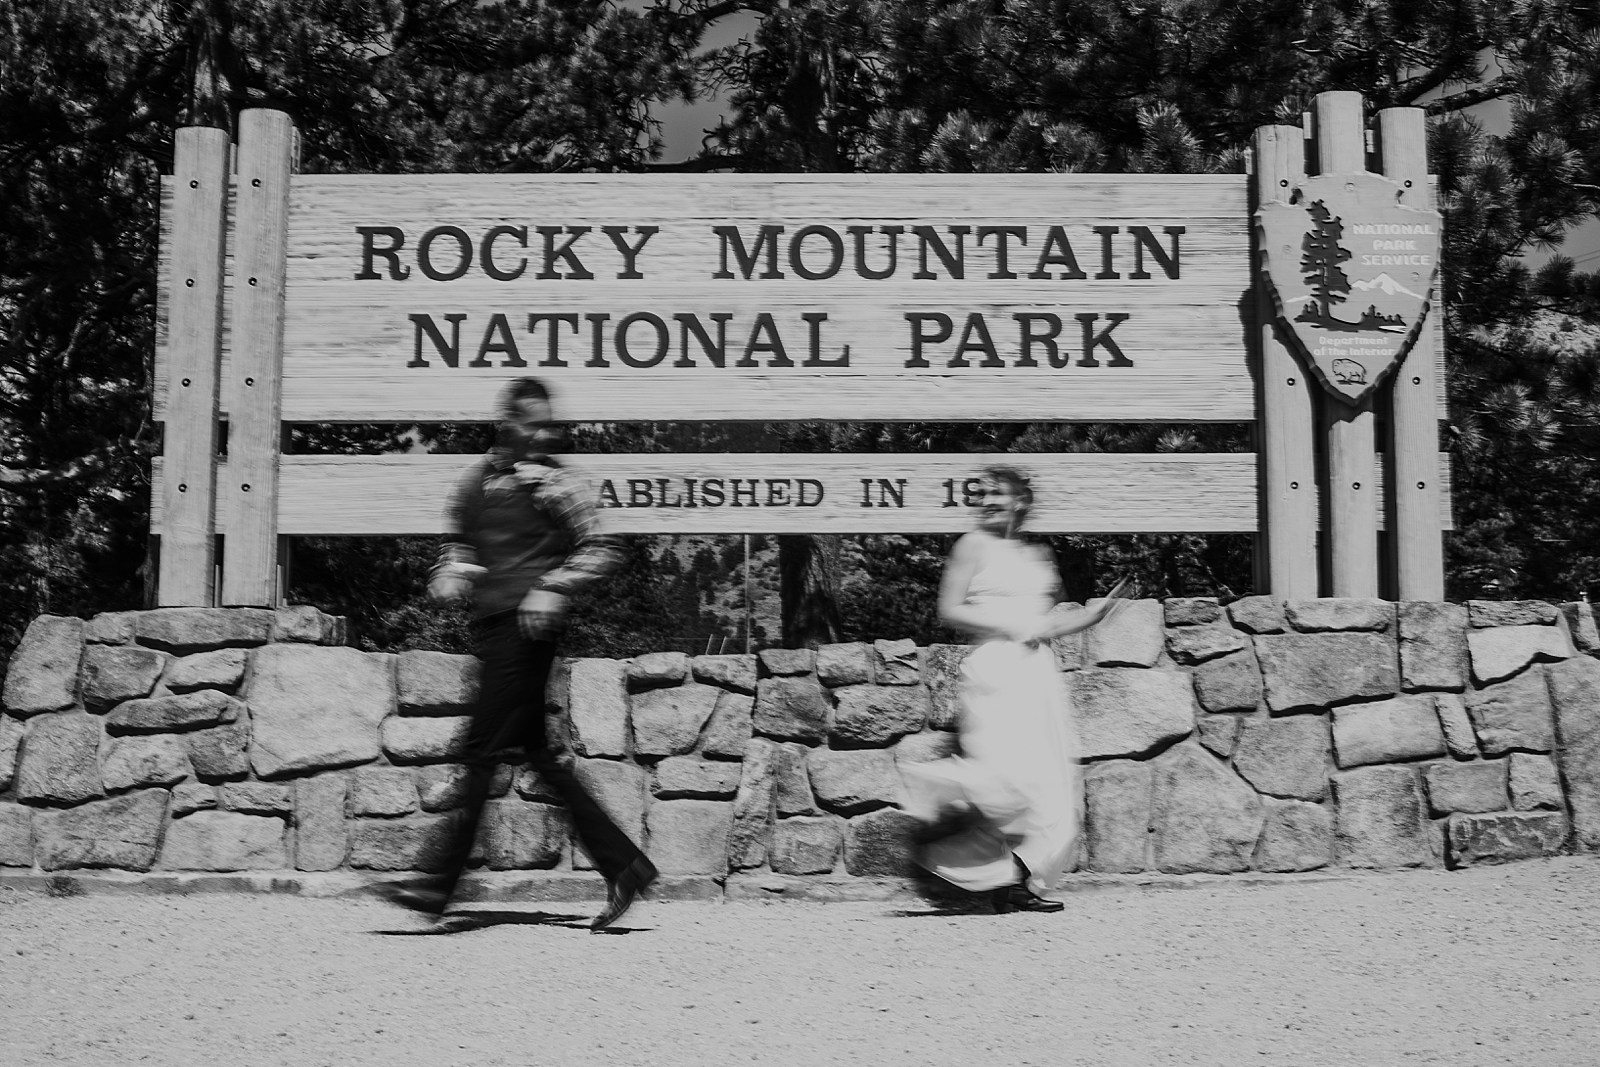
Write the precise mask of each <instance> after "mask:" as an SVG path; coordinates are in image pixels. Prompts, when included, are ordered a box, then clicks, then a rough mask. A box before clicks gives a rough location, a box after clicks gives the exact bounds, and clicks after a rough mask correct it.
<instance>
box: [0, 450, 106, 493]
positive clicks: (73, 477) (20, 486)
mask: <svg viewBox="0 0 1600 1067" xmlns="http://www.w3.org/2000/svg"><path fill="white" fill-rule="evenodd" d="M105 465H106V457H105V455H104V453H100V452H91V453H89V454H88V455H86V456H79V457H77V458H76V459H72V460H69V461H67V462H66V463H63V464H61V465H60V466H57V467H13V466H9V465H4V464H0V490H7V491H10V492H22V491H26V490H30V489H48V488H50V487H52V486H56V485H60V484H62V483H64V482H75V481H78V480H80V479H82V478H83V477H85V476H86V475H89V474H94V473H96V472H98V471H100V470H102V469H104V467H105Z"/></svg>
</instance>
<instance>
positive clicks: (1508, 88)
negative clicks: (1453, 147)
mask: <svg viewBox="0 0 1600 1067" xmlns="http://www.w3.org/2000/svg"><path fill="white" fill-rule="evenodd" d="M1521 88H1522V84H1521V80H1520V79H1517V78H1513V77H1511V76H1509V75H1507V76H1506V77H1504V78H1496V79H1495V80H1494V81H1492V82H1490V83H1489V84H1488V85H1483V86H1479V87H1478V88H1476V89H1468V90H1466V91H1465V92H1460V93H1455V94H1452V95H1450V96H1444V97H1440V98H1439V99H1438V100H1430V101H1429V102H1428V103H1427V104H1426V105H1424V107H1425V109H1426V110H1427V112H1428V114H1430V115H1447V114H1450V113H1451V112H1455V111H1461V110H1462V109H1464V108H1469V107H1471V106H1472V105H1473V104H1481V103H1483V102H1484V101H1485V100H1498V99H1500V98H1501V97H1503V96H1511V95H1513V94H1515V93H1517V92H1518V91H1520V90H1521Z"/></svg>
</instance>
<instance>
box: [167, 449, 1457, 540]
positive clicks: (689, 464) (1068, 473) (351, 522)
mask: <svg viewBox="0 0 1600 1067" xmlns="http://www.w3.org/2000/svg"><path fill="white" fill-rule="evenodd" d="M774 456H776V458H777V459H781V460H783V461H784V462H785V463H787V464H793V463H794V461H796V460H803V459H804V458H805V457H802V456H796V455H784V454H771V453H769V454H761V455H757V456H753V457H750V458H751V461H752V462H753V463H754V462H759V463H765V461H766V460H768V459H771V458H774ZM475 458H476V457H473V456H426V455H403V456H284V457H283V470H284V472H285V474H284V476H283V478H282V480H281V481H280V485H279V503H280V508H281V510H282V511H283V512H286V513H287V516H288V517H287V518H285V519H282V520H280V526H281V527H282V532H283V533H285V534H291V535H316V534H324V535H331V536H344V535H351V536H355V535H360V536H388V535H393V536H400V535H406V534H434V533H438V532H440V526H441V521H440V519H441V515H442V512H443V510H444V500H445V493H446V492H447V491H448V489H449V487H450V485H451V484H452V483H453V481H454V479H455V478H456V477H457V476H458V475H459V474H460V472H461V471H462V470H464V469H465V468H466V467H467V465H468V464H469V463H471V461H472V460H473V459H475ZM719 458H725V459H730V462H731V461H732V460H733V459H736V458H738V457H728V456H720V457H719V456H681V455H674V456H665V455H649V456H638V457H635V456H629V455H613V456H601V455H583V456H568V457H566V459H567V462H568V463H569V465H570V466H573V467H574V468H577V469H580V470H582V471H583V472H584V477H586V478H588V479H589V480H590V481H591V483H592V484H593V485H594V486H595V487H596V491H597V493H598V487H599V485H600V484H601V482H602V481H603V480H604V479H605V478H608V477H609V478H611V479H612V480H613V483H616V480H617V479H618V478H621V479H624V480H625V479H627V478H629V477H644V476H645V474H644V473H641V472H645V471H648V472H650V474H651V476H652V477H655V476H659V477H683V476H685V475H683V474H682V473H681V472H685V471H689V470H691V469H697V470H701V471H702V474H701V476H700V477H701V480H702V481H703V480H704V478H705V477H723V478H724V479H727V478H732V477H738V478H745V477H747V475H746V474H743V473H740V472H738V471H735V472H734V473H732V474H729V473H728V469H727V468H719V469H721V470H722V474H721V475H718V474H715V473H713V474H709V475H707V474H705V468H703V466H702V465H703V464H704V463H705V462H706V461H708V460H714V459H719ZM880 458H881V459H883V460H885V461H886V462H885V465H884V466H881V467H880V466H878V465H877V462H876V461H877V460H878V459H880ZM993 458H994V459H995V460H996V461H1003V459H1002V457H1000V456H995V457H993ZM1013 458H1014V459H1015V460H1016V462H1017V464H1018V465H1019V466H1022V467H1025V468H1026V469H1027V470H1029V471H1030V472H1031V477H1032V478H1033V480H1034V481H1035V483H1036V484H1038V485H1040V487H1041V490H1040V491H1041V495H1042V494H1043V493H1044V492H1045V490H1046V489H1049V488H1050V486H1051V485H1052V484H1054V485H1056V486H1057V488H1059V491H1060V492H1062V493H1063V494H1064V493H1067V492H1079V493H1085V492H1089V491H1090V490H1091V488H1092V487H1093V486H1095V485H1098V484H1100V483H1101V482H1106V481H1107V480H1109V482H1110V484H1113V485H1126V486H1128V487H1129V488H1127V489H1125V490H1120V491H1119V492H1124V493H1127V494H1133V493H1138V492H1142V491H1143V489H1144V488H1145V487H1146V486H1147V485H1149V484H1157V483H1155V482H1150V481H1149V479H1150V478H1152V477H1155V478H1157V479H1168V480H1170V479H1171V478H1172V477H1173V476H1172V473H1171V469H1170V468H1168V467H1166V466H1164V464H1166V463H1169V462H1170V463H1175V464H1178V465H1179V469H1180V470H1181V469H1182V466H1181V465H1182V463H1184V462H1209V461H1215V462H1214V463H1212V464H1211V465H1212V466H1214V467H1216V468H1217V470H1215V471H1214V472H1212V473H1211V474H1208V475H1206V476H1205V482H1206V484H1207V485H1208V486H1211V487H1212V490H1217V491H1220V492H1222V493H1224V494H1225V499H1224V498H1219V499H1216V500H1211V501H1204V502H1200V503H1197V504H1193V506H1192V507H1191V506H1187V505H1182V504H1181V503H1180V504H1179V505H1178V506H1180V507H1185V509H1186V510H1184V511H1183V512H1182V513H1181V514H1171V515H1167V516H1166V517H1165V518H1161V519H1157V520H1150V519H1149V518H1148V515H1146V516H1145V517H1144V518H1142V519H1139V520H1137V521H1134V522H1129V521H1127V520H1117V519H1116V518H1115V516H1111V517H1110V518H1107V517H1106V516H1107V515H1108V513H1109V512H1110V511H1111V510H1113V509H1112V507H1111V506H1110V505H1108V504H1106V503H1105V502H1104V499H1103V498H1096V499H1088V500H1084V499H1082V498H1080V499H1078V501H1077V502H1076V503H1075V504H1074V505H1073V506H1074V507H1081V508H1083V511H1082V512H1081V513H1080V514H1078V515H1077V516H1076V517H1075V518H1072V519H1071V520H1070V521H1071V522H1072V525H1073V529H1070V530H1068V529H1060V530H1057V531H1055V532H1058V533H1069V532H1075V533H1086V532H1092V533H1102V532H1107V531H1105V530H1102V529H1101V527H1102V526H1104V525H1106V524H1107V523H1109V522H1111V521H1118V522H1120V523H1121V524H1122V525H1124V526H1128V525H1140V524H1143V525H1148V526H1151V527H1156V526H1159V527H1161V528H1159V529H1150V530H1132V531H1125V532H1134V533H1138V532H1147V533H1182V532H1186V531H1184V530H1182V529H1180V528H1179V524H1180V523H1182V522H1187V521H1196V522H1205V523H1208V524H1210V528H1211V532H1214V533H1248V532H1251V530H1252V527H1250V526H1249V525H1248V523H1247V522H1246V515H1247V514H1249V515H1254V514H1255V510H1254V508H1255V504H1254V499H1255V498H1254V495H1253V491H1252V493H1248V494H1247V493H1246V492H1245V489H1244V488H1241V486H1242V483H1240V482H1237V479H1239V478H1242V477H1244V476H1243V475H1241V474H1240V473H1239V471H1240V469H1242V468H1244V467H1246V466H1253V465H1252V464H1251V463H1248V462H1247V461H1248V460H1251V459H1253V457H1251V456H1250V455H1249V453H1207V454H1202V455H1181V456H1167V455H1160V456H1155V457H1151V456H1149V455H1138V454H1130V455H1111V456H1105V455H1082V454H1066V455H1033V454H1029V455H1026V456H1014V457H1013ZM634 459H639V460H640V461H641V462H643V463H645V464H646V466H643V467H632V466H630V463H631V461H632V460H634ZM836 459H837V460H838V461H839V463H840V464H841V465H843V464H845V463H846V462H848V463H851V464H854V465H855V466H854V467H853V468H852V473H851V475H850V477H852V478H854V479H855V480H854V481H852V482H850V483H849V487H850V489H851V490H852V491H859V488H860V478H863V477H865V478H871V479H872V480H873V490H874V493H876V491H877V482H876V480H877V479H878V478H880V477H883V478H891V481H892V477H909V476H908V475H907V474H905V473H904V471H905V470H906V469H907V464H906V463H903V462H901V461H902V460H907V461H908V462H909V463H910V465H911V467H912V468H914V469H917V470H922V468H921V467H917V466H916V465H917V464H931V465H932V466H930V467H929V468H928V469H927V470H926V471H925V472H924V477H931V476H932V475H933V474H939V475H940V477H938V478H936V479H935V481H936V482H939V483H941V484H939V486H938V490H939V491H940V492H943V491H944V486H943V484H942V482H943V479H944V478H945V477H950V478H956V477H967V476H968V475H967V474H964V473H963V471H970V470H973V469H975V465H976V464H978V462H979V460H978V458H977V457H972V456H926V455H922V456H911V457H906V456H900V455H886V456H878V455H874V454H870V453H868V454H860V455H855V456H839V457H836ZM1146 460H1153V463H1147V462H1145V461H1146ZM1439 460H1440V471H1441V472H1442V475H1441V477H1442V481H1443V483H1444V488H1443V492H1442V494H1441V496H1442V498H1443V499H1441V501H1440V508H1439V525H1440V527H1441V528H1442V529H1446V530H1448V529H1452V524H1451V521H1450V505H1449V496H1450V470H1449V466H1448V464H1447V462H1446V461H1447V460H1448V455H1447V454H1446V453H1443V452H1441V453H1440V454H1439ZM944 463H950V464H954V467H953V468H949V469H947V468H946V467H944V466H941V465H939V464H944ZM963 464H965V465H963ZM1152 467H1154V470H1155V473H1154V474H1152V473H1151V471H1152ZM226 469H227V465H226V463H224V464H222V465H221V470H222V474H219V477H226ZM745 469H749V468H748V467H746V468H745ZM765 469H766V468H765V467H763V470H765ZM807 469H808V468H806V466H805V464H803V463H801V464H799V465H798V466H794V465H789V466H785V467H783V470H785V471H791V472H793V471H796V470H798V471H800V472H801V473H798V474H793V475H792V476H793V477H809V476H810V475H808V474H806V473H804V472H805V470H807ZM896 470H899V471H900V473H898V474H896V473H895V471H896ZM151 471H152V473H151V505H150V506H151V521H152V522H159V521H160V518H161V508H162V487H163V485H164V482H165V479H164V477H163V473H162V462H161V457H159V456H157V457H156V458H155V459H154V461H153V462H152V467H151ZM630 471H631V472H632V473H630ZM662 471H669V472H671V471H677V472H680V473H678V474H672V473H667V474H662V473H660V472H662ZM1162 472H1165V473H1162ZM686 476H688V477H695V475H693V474H688V475H686ZM774 476H776V475H774ZM891 476H892V477H891ZM1041 478H1043V479H1045V480H1044V481H1039V479H1041ZM1051 479H1065V481H1061V482H1054V483H1052V482H1051ZM1135 480H1141V481H1137V482H1136V481H1135ZM1373 480H1374V484H1375V485H1376V487H1377V492H1378V494H1379V495H1380V496H1381V495H1382V494H1383V488H1384V473H1383V466H1382V463H1381V462H1380V463H1378V464H1377V465H1375V466H1374V468H1373ZM1160 484H1162V485H1163V486H1165V485H1166V482H1161V483H1160ZM1218 487H1221V488H1220V489H1218ZM1177 488H1178V491H1180V492H1181V493H1182V494H1184V495H1183V496H1182V497H1179V498H1178V499H1179V500H1180V501H1181V500H1184V499H1187V496H1188V494H1189V492H1190V491H1189V489H1187V488H1186V487H1184V486H1182V485H1180V486H1178V487H1177ZM1212 490H1208V491H1212ZM1055 491H1056V490H1055V489H1051V492H1052V493H1053V492H1055ZM1096 492H1098V490H1096ZM619 495H620V493H619ZM597 499H598V498H597ZM874 499H875V500H876V497H874ZM857 503H858V504H859V499H858V500H857ZM942 503H943V502H942V501H941V504H942ZM1169 503H1170V502H1169ZM963 506H964V505H963ZM611 510H615V509H611ZM629 510H631V511H633V512H634V513H635V515H636V516H638V517H636V518H631V519H629V520H628V521H629V522H630V523H633V524H634V526H633V527H630V532H640V533H695V532H704V531H699V530H698V529H697V528H692V527H685V526H682V525H672V524H673V523H675V522H682V521H683V516H684V515H686V514H687V515H688V516H689V521H691V522H699V521H700V518H699V516H698V515H697V514H696V513H695V512H696V511H697V510H698V509H688V508H680V509H673V508H654V509H643V508H636V509H629ZM647 510H648V511H649V512H650V515H651V516H653V517H652V518H651V519H650V522H651V523H652V528H650V529H635V528H634V527H637V526H638V524H639V523H641V522H644V521H645V518H644V515H645V512H646V511H647ZM707 510H710V509H707ZM757 510H759V509H757ZM768 510H769V511H770V510H772V509H770V508H769V509H768ZM877 510H879V511H882V512H883V513H884V515H885V516H888V515H890V510H891V509H877ZM893 510H894V511H900V512H903V511H905V510H907V509H898V508H897V509H893ZM945 510H948V509H945ZM1057 510H1059V509H1057ZM798 511H799V509H796V512H797V513H798ZM732 514H734V511H733V509H732V508H731V507H726V508H724V510H723V515H724V516H727V515H732ZM738 514H741V515H745V516H750V515H754V514H755V510H750V509H743V510H741V511H739V512H738ZM808 514H809V512H808ZM1050 515H1051V508H1049V507H1046V505H1045V504H1044V503H1043V501H1042V500H1041V504H1040V510H1039V511H1038V512H1037V513H1036V517H1037V518H1039V519H1040V521H1042V522H1044V523H1045V525H1046V526H1064V525H1066V524H1067V522H1068V521H1069V518H1068V517H1065V516H1060V515H1057V516H1056V517H1053V518H1052V517H1050ZM657 520H659V528H657V526H656V525H654V524H656V522H657ZM858 521H859V520H858ZM896 521H898V520H896ZM228 526H229V518H228V515H227V513H225V512H224V513H219V514H218V516H217V532H218V533H226V532H227V528H228ZM1091 527H1092V529H1090V528H1091ZM961 528H963V527H961V526H959V525H957V526H955V527H952V528H951V529H961ZM1319 528H1320V524H1319ZM1037 529H1039V530H1040V531H1041V532H1048V531H1046V530H1045V527H1044V526H1040V527H1037ZM899 531H900V528H899V527H898V526H894V525H893V524H892V523H891V524H890V526H889V528H885V529H882V530H876V531H865V532H879V533H894V532H899ZM723 532H730V531H723ZM731 532H734V533H746V532H757V531H750V530H745V529H743V528H740V529H735V530H732V531H731ZM769 532H779V533H782V532H787V533H815V532H826V530H823V531H817V530H812V529H808V528H807V529H792V530H774V531H769ZM858 532H862V531H858ZM935 532H938V531H935ZM946 532H949V531H948V530H946Z"/></svg>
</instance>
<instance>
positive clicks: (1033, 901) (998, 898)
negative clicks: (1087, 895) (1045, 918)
mask: <svg viewBox="0 0 1600 1067" xmlns="http://www.w3.org/2000/svg"><path fill="white" fill-rule="evenodd" d="M989 901H990V903H991V904H993V905H994V913H995V914H996V915H1007V914H1010V913H1011V912H1013V911H1040V912H1054V911H1061V910H1063V909H1064V908H1065V907H1066V905H1065V904H1063V903H1061V901H1059V900H1046V899H1045V898H1044V897H1041V896H1036V895H1035V894H1033V893H1030V892H1029V891H1028V890H1027V889H1026V888H1025V887H1023V886H1020V885H1003V886H1001V887H1000V888H999V889H996V890H994V891H993V892H992V893H990V894H989Z"/></svg>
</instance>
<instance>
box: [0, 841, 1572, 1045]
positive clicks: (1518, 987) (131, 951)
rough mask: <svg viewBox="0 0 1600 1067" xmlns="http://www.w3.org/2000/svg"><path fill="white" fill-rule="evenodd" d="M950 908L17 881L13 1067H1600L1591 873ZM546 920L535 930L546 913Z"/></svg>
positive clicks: (1113, 894) (1433, 874) (5, 909)
mask: <svg viewBox="0 0 1600 1067" xmlns="http://www.w3.org/2000/svg"><path fill="white" fill-rule="evenodd" d="M1064 899H1066V900H1067V910H1066V911H1065V912H1064V913H1062V914H1058V915H1009V916H993V915H983V914H951V913H948V912H941V911H940V910H939V909H938V908H936V907H934V906H932V905H921V904H911V905H906V904H904V903H894V904H860V903H853V904H798V903H777V904H712V903H665V902H664V903H656V902H644V903H642V904H640V905H639V906H638V907H637V908H636V910H635V911H634V912H632V913H630V915H629V916H628V919H627V923H628V925H629V927H630V931H629V932H628V933H626V934H625V935H622V936H594V935H591V934H590V933H589V932H588V930H587V927H586V922H587V919H588V917H589V914H590V913H591V910H592V906H589V905H583V906H580V905H551V904H545V905H520V906H512V905H482V906H479V908H478V909H477V910H476V912H475V913H474V914H473V915H472V916H471V917H469V918H468V919H466V920H463V921H461V922H460V923H459V924H458V927H457V929H456V930H455V932H453V933H448V934H438V933H434V932H433V931H432V930H431V928H429V927H428V926H427V925H426V924H424V923H422V922H420V921H419V920H417V919H415V918H413V917H412V916H410V915H409V914H406V913H401V912H397V911H395V910H394V909H392V908H390V907H389V906H387V905H384V904H382V903H379V902H376V901H367V900H325V899H321V900H319V899H306V898H302V897H293V896H268V895H244V894H231V893H230V894H225V893H216V894H200V895H194V896H187V897H176V896H172V897H151V896H125V895H94V894H90V895H88V896H76V897H66V898H53V897H48V896H45V895H43V894H36V893H30V892H22V891H17V890H14V889H13V890H4V891H0V1063H4V1064H6V1065H8V1067H37V1065H46V1064H49V1065H62V1067H125V1065H130V1064H140V1063H151V1064H161V1065H163V1067H168V1065H170V1067H218V1065H237V1067H257V1065H262V1067H265V1065H280V1064H281V1065H289V1067H317V1065H329V1067H365V1065H373V1067H410V1065H418V1067H422V1065H427V1067H453V1065H457V1064H460V1065H466V1064H474V1065H500V1064H504V1065H508V1067H511V1065H515V1067H525V1065H533V1064H537V1065H550V1067H589V1065H600V1064H605V1065H608V1067H616V1065H621V1067H630V1065H639V1067H645V1065H648V1067H657V1065H659V1067H719V1065H725V1064H762V1065H789V1064H795V1065H806V1067H834V1065H850V1064H872V1065H883V1067H897V1065H944V1064H951V1065H969V1064H974V1065H989V1064H995V1065H1040V1067H1043V1065H1049V1067H1067V1065H1079V1064H1082V1065H1096V1067H1099V1065H1105V1067H1146V1065H1152V1064H1198V1065H1213V1064H1215V1065H1228V1067H1239V1065H1250V1064H1261V1065H1272V1067H1277V1065H1283V1067H1344V1065H1349V1067H1387V1065H1390V1064H1448V1065H1450V1067H1476V1065H1480V1064H1481V1065H1490V1064H1494V1065H1500V1064H1515V1065H1518V1067H1580V1065H1581V1067H1593V1065H1594V1064H1596V1063H1600V859H1596V858H1566V859H1557V860H1551V861H1545V862H1533V863H1521V864H1515V865H1510V866H1505V867H1493V868H1481V869H1476V870H1467V871H1458V872H1443V871H1411V872H1403V873H1395V874H1382V875H1352V876H1348V877H1340V878H1336V879H1333V880H1326V881H1306V882H1298V883H1291V884H1276V885H1255V886H1251V885H1241V884H1228V883H1217V882H1211V883H1207V884H1205V885H1203V886H1201V887H1199V888H1193V889H1189V890H1186V891H1165V890H1161V889H1133V888H1112V889H1107V888H1100V889H1094V890H1088V891H1082V892H1070V893H1067V894H1065V895H1064ZM537 908H542V909H543V911H539V910H535V909H537Z"/></svg>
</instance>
